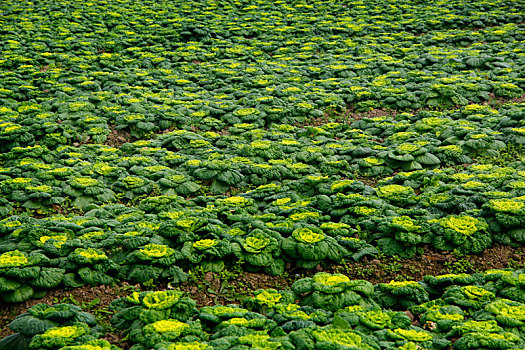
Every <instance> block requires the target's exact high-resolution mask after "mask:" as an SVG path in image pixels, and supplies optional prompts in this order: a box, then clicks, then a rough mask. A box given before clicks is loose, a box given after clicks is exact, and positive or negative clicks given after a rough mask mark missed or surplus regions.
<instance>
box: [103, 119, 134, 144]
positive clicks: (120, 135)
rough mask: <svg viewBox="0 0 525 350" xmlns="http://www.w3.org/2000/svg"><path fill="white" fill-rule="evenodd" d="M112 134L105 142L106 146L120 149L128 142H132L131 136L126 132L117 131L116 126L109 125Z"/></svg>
mask: <svg viewBox="0 0 525 350" xmlns="http://www.w3.org/2000/svg"><path fill="white" fill-rule="evenodd" d="M108 126H109V128H110V130H111V133H110V134H109V135H108V139H107V140H106V142H105V145H108V146H111V147H117V148H118V147H120V146H122V145H123V144H125V143H127V142H131V134H130V133H129V131H126V130H117V129H115V125H111V124H110V125H108Z"/></svg>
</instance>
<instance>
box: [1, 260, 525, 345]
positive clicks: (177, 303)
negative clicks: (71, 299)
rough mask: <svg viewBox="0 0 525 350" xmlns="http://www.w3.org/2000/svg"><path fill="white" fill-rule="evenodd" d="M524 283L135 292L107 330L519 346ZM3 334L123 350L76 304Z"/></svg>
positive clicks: (270, 340)
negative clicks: (208, 301) (202, 300)
mask: <svg viewBox="0 0 525 350" xmlns="http://www.w3.org/2000/svg"><path fill="white" fill-rule="evenodd" d="M524 276H525V274H524V273H523V270H514V271H513V270H489V271H486V272H484V273H482V274H473V275H467V274H449V275H440V276H426V277H425V279H424V281H421V282H414V281H405V282H399V281H392V282H390V283H379V284H377V285H375V286H374V285H372V284H371V283H370V282H367V281H364V280H350V279H349V278H348V277H346V276H344V275H339V274H334V275H330V274H328V273H317V274H316V275H315V276H313V277H312V278H304V279H301V280H298V281H296V282H295V283H294V284H293V285H292V286H291V289H290V290H281V291H277V290H275V289H260V290H257V291H255V292H254V294H253V296H251V297H247V298H246V299H244V300H243V303H242V306H240V305H215V306H206V307H202V308H200V309H197V308H196V303H195V301H194V300H192V299H191V298H188V297H186V296H184V295H183V293H181V292H179V291H175V290H168V291H159V292H140V293H139V292H134V293H133V294H132V295H130V296H128V297H124V298H120V299H116V300H114V301H113V302H112V303H111V305H110V308H111V309H112V310H113V311H114V315H113V317H112V319H111V324H112V325H113V327H115V329H116V330H118V331H121V332H123V334H124V335H127V336H128V337H129V340H130V341H131V342H132V343H133V344H134V345H133V346H132V347H131V349H132V350H146V349H155V350H183V349H185V350H190V349H191V350H205V349H207V350H227V349H228V350H229V349H235V350H241V349H254V348H255V349H268V350H270V349H283V350H284V349H286V350H294V349H297V350H306V349H308V350H310V349H319V350H325V349H337V350H349V349H366V350H386V349H388V350H394V349H396V350H415V349H432V350H440V349H447V348H451V347H452V348H453V349H455V350H467V349H479V348H483V349H522V348H523V346H524V345H525V339H524V337H523V335H524V333H523V332H524V325H525V323H524V322H525V290H524V288H525V279H524V278H523V277H524ZM409 311H410V312H409ZM9 327H10V328H11V330H13V331H15V332H16V334H13V335H11V336H8V337H6V338H4V339H3V340H1V341H0V349H10V350H12V349H15V348H16V349H17V350H24V349H28V348H30V349H50V350H52V349H53V350H54V349H56V350H58V349H61V350H85V349H90V350H110V349H111V350H117V349H119V348H118V347H116V346H114V345H110V343H109V342H108V341H107V340H103V339H100V338H102V337H103V336H104V332H103V329H102V328H101V327H100V326H98V325H97V323H96V319H95V317H94V316H93V315H91V314H89V313H86V312H83V311H82V309H81V308H80V307H78V306H74V305H68V304H56V305H52V306H49V305H46V304H39V305H36V306H33V307H32V308H31V309H29V310H28V312H27V313H24V314H22V315H20V316H18V317H17V318H16V319H15V320H13V321H12V322H11V324H10V326H9Z"/></svg>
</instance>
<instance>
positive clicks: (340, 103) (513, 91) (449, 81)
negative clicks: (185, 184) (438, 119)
mask: <svg viewBox="0 0 525 350" xmlns="http://www.w3.org/2000/svg"><path fill="white" fill-rule="evenodd" d="M1 6H2V7H1V8H2V10H3V11H4V13H5V16H3V18H2V29H1V30H0V38H1V39H2V40H0V43H1V44H0V50H1V52H2V59H0V98H2V106H1V107H0V122H2V125H1V126H0V128H1V129H0V134H1V135H2V136H3V138H2V139H4V138H5V139H6V140H9V141H10V142H11V143H6V144H3V145H2V146H1V148H0V150H2V151H5V150H9V149H11V148H12V146H14V145H16V146H28V145H29V146H30V145H34V144H35V142H36V143H43V144H46V145H50V146H53V147H55V146H57V145H71V144H73V143H75V142H78V141H86V140H89V141H90V142H95V143H103V142H105V141H106V140H107V137H108V135H109V134H110V130H111V127H110V125H113V126H115V127H116V128H117V129H129V130H130V132H131V135H132V136H134V137H136V138H141V137H143V136H145V135H149V134H150V133H151V132H156V131H160V130H165V129H168V128H170V127H177V128H184V129H189V128H191V127H198V128H199V129H203V130H221V129H223V128H227V127H230V126H232V125H234V124H239V123H255V124H256V125H257V126H269V125H271V124H274V123H277V124H279V123H282V122H284V123H288V124H293V123H295V122H298V121H299V122H303V121H305V120H307V119H308V118H311V117H320V116H323V113H324V111H325V110H326V109H333V110H335V111H341V110H343V109H345V108H346V107H347V106H348V105H350V106H352V107H353V108H354V109H356V110H362V111H366V110H370V109H372V108H382V107H386V108H391V109H397V110H407V109H418V108H421V107H443V106H454V105H466V104H467V103H469V102H475V103H479V102H482V101H485V100H487V99H489V96H490V95H491V94H492V96H493V97H502V98H513V97H519V96H520V95H522V94H523V93H524V90H523V89H524V88H525V80H524V77H525V76H524V73H523V72H524V71H525V70H524V67H525V55H524V51H523V45H522V41H523V40H524V39H525V32H524V30H523V27H522V26H519V25H518V24H519V23H522V22H524V21H525V16H524V15H523V13H524V8H523V5H522V4H521V3H520V2H517V1H511V2H508V1H495V2H482V3H480V4H461V5H458V4H455V3H454V2H452V1H445V2H440V4H439V6H436V5H435V4H431V5H428V6H427V5H425V4H417V5H414V4H413V3H412V2H408V1H400V2H396V5H395V6H394V5H392V4H391V2H389V1H381V2H377V3H374V4H359V3H355V4H350V3H349V4H347V5H341V4H337V3H330V4H329V5H328V4H327V3H326V2H316V3H312V4H295V3H288V2H284V1H283V2H282V3H278V4H274V3H273V2H265V1H261V2H259V3H258V4H257V5H255V6H247V4H242V5H233V6H222V5H221V6H219V8H220V10H219V9H218V8H217V4H214V3H212V2H209V3H205V4H203V3H201V2H188V3H186V2H185V3H184V4H182V3H180V2H162V3H159V4H148V6H153V8H155V10H154V9H152V10H151V11H144V8H143V7H142V6H139V5H135V4H133V3H129V2H126V3H125V4H123V3H122V2H121V1H102V2H99V1H93V2H92V3H91V5H90V7H89V8H84V7H83V6H82V5H81V4H79V3H77V2H73V1H61V5H60V9H67V10H64V11H62V10H60V11H58V8H55V6H54V5H49V4H46V5H44V4H40V3H31V4H18V3H15V2H12V1H7V2H4V3H3V4H2V5H1ZM159 7H160V8H161V9H162V10H160V9H159ZM184 8H186V9H187V10H184ZM189 8H191V11H190V10H189ZM215 11H219V12H218V13H217V15H215V16H214V15H211V13H213V12H215ZM261 11H262V13H261ZM276 11H277V12H276ZM277 13H279V16H276V14H277ZM439 14H441V15H442V16H443V17H442V18H440V17H439ZM124 18H125V19H124ZM284 18H285V19H284ZM239 22H242V25H238V23H239ZM312 23H315V25H312ZM485 26H490V27H487V28H483V29H480V30H473V27H476V28H477V27H485ZM393 43H395V44H393ZM17 130H18V131H17ZM2 143H4V142H2Z"/></svg>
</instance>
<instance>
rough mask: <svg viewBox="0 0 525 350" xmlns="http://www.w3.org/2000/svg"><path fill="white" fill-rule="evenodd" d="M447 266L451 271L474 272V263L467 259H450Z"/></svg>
mask: <svg viewBox="0 0 525 350" xmlns="http://www.w3.org/2000/svg"><path fill="white" fill-rule="evenodd" d="M445 267H446V268H447V269H448V271H449V272H450V273H474V272H476V271H475V269H474V265H473V264H472V262H470V261H469V260H467V259H460V260H458V261H453V262H452V261H448V262H446V263H445Z"/></svg>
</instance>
